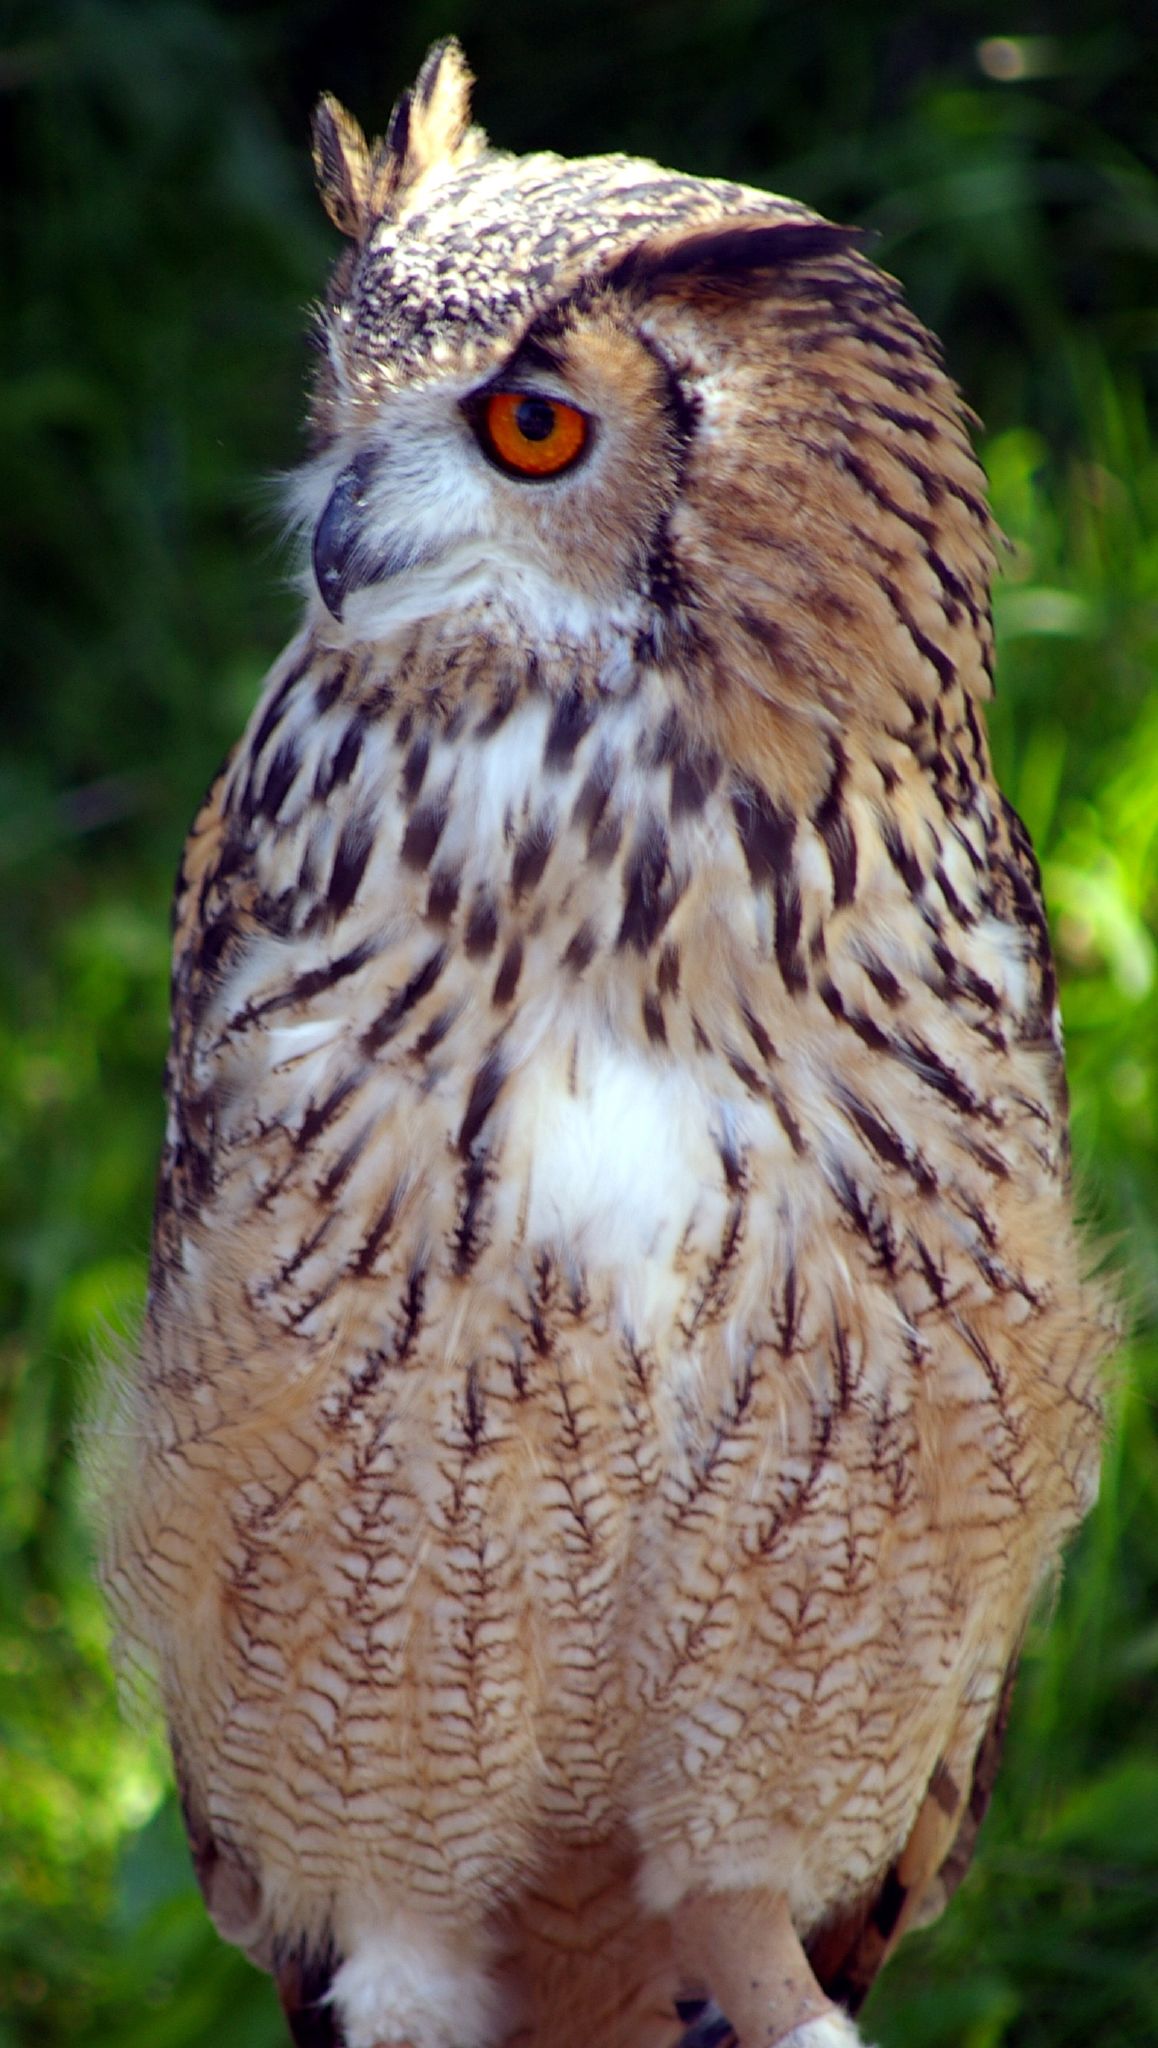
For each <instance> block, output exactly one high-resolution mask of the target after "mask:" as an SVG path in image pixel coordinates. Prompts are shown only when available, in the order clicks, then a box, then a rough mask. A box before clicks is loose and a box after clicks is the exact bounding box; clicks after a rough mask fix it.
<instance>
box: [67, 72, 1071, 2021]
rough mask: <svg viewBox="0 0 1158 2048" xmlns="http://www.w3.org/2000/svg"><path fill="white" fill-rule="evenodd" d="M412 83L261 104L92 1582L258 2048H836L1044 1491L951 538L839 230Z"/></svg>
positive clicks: (1001, 955)
mask: <svg viewBox="0 0 1158 2048" xmlns="http://www.w3.org/2000/svg"><path fill="white" fill-rule="evenodd" d="M469 83H470V81H469V75H468V73H467V72H466V69H465V66H464V63H463V60H462V57H461V55H460V53H459V51H458V50H457V48H456V46H455V45H454V44H453V43H446V44H442V45H440V46H438V47H437V48H436V49H435V50H433V51H432V52H431V54H430V56H429V57H428V59H427V61H426V63H425V65H424V66H423V68H422V71H421V73H420V75H419V77H418V79H417V82H416V84H415V86H414V87H413V89H412V91H410V92H408V93H407V94H405V95H404V96H403V97H402V99H401V100H400V101H399V103H398V105H397V107H396V108H395V110H394V113H393V115H392V118H391V121H390V124H389V128H388V132H387V134H386V136H385V138H384V140H382V141H381V142H378V143H375V144H373V145H372V146H371V145H368V144H367V142H366V141H365V139H364V137H363V136H362V135H361V133H360V131H359V130H358V128H357V126H356V125H355V123H354V122H353V121H352V120H351V119H350V118H349V116H348V115H347V114H345V113H344V112H343V111H342V109H341V108H340V107H338V106H337V105H336V103H334V102H332V101H329V100H325V101H323V103H322V105H321V108H320V110H319V113H318V117H317V127H316V157H317V163H318V169H319V176H320V182H321V189H322V193H323V197H324V200H325V203H326V206H327V208H328V211H329V213H330V215H331V217H332V219H333V221H334V223H335V224H336V226H337V227H338V228H339V229H341V230H342V231H343V233H344V234H345V235H346V236H348V237H349V239H350V247H349V249H348V251H347V253H346V254H345V257H344V259H343V260H342V261H341V262H340V263H339V265H338V267H337V270H336V273H335V275H334V278H333V280H332V283H331V286H330V289H329V293H328V297H327V300H326V303H325V306H324V309H323V312H322V316H321V321H320V329H319V342H320V370H319V373H318V376H317V382H316V390H315V397H314V405H313V441H312V452H311V455H310V458H309V460H308V462H307V463H306V465H305V468H304V470H303V472H302V474H301V475H300V477H299V479H298V481H297V484H296V486H295V510H296V514H297V517H298V519H299V521H300V524H301V528H302V531H303V533H304V534H305V536H306V538H307V541H308V544H309V546H308V554H309V569H308V575H307V578H306V582H307V589H306V598H305V615H304V619H303V622H302V626H301V630H300V631H299V633H298V634H297V636H296V638H295V639H294V640H293V641H292V643H291V645H290V646H289V647H288V648H287V650H286V652H285V654H284V655H283V656H282V658H281V659H280V660H279V661H278V662H277V663H276V665H275V666H274V668H273V670H272V672H271V675H270V678H269V681H268V683H267V685H266V687H265V690H264V693H263V695H262V697H261V700H260V703H259V704H258V707H257V709H256V711H255V712H254V714H253V717H252V720H251V722H250V724H249V727H248V729H247V731H246V734H245V737H244V738H243V740H242V742H241V745H240V747H239V748H238V749H237V751H236V752H235V753H234V755H233V756H232V758H231V759H230V760H229V762H228V763H227V764H226V766H225V768H224V770H223V772H222V774H221V776H220V778H219V780H218V781H217V783H216V784H215V786H214V788H213V790H212V792H211V794H210V796H209V798H208V800H207V802H206V804H205V807H204V809H203V810H202V812H201V814H200V816H199V818H198V819H197V822H196V823H195V825H194V827H193V831H192V835H191V837H190V839H189V842H188V845H187V847H186V850H185V855H184V860H183V865H182V869H181V874H180V879H179V883H178V890H177V903H176V933H177V936H176V956H175V969H174V985H173V986H174V993H173V1038H172V1052H171V1058H170V1064H169V1071H168V1097H169V1123H168V1131H167V1139H166V1146H165V1155H164V1162H163V1167H162V1173H161V1181H160V1190H159V1196H158V1203H157V1216H156V1229H155V1241H154V1258H153V1266H152V1275H151V1286H150V1296H149V1305H148V1312H147V1324H146V1331H145V1336H144V1342H143V1347H142V1352H141V1357H140V1364H139V1368H138V1371H137V1373H136V1376H135V1385H134V1390H133V1393H132V1396H131V1404H130V1417H129V1431H128V1435H129V1442H130V1450H129V1455H128V1457H127V1459H126V1462H125V1467H124V1471H123V1474H122V1477H121V1480H120V1482H119V1484H118V1487H117V1489H116V1491H117V1505H116V1511H115V1514H114V1517H113V1522H114V1526H113V1529H112V1533H111V1537H110V1541H109V1546H108V1559H107V1578H108V1582H109V1585H110V1588H111V1593H112V1597H113V1601H114V1605H115V1607H116V1609H117V1610H118V1613H119V1616H120V1620H121V1630H122V1635H123V1638H124V1641H125V1644H126V1646H127V1654H128V1655H129V1656H130V1658H132V1657H133V1656H137V1657H139V1658H140V1659H142V1660H144V1661H146V1662H147V1663H148V1664H149V1665H150V1666H151V1668H152V1669H153V1670H154V1671H155V1673H156V1676H157V1680H158V1683H159V1687H160V1692H161V1696H162V1699H163V1703H164V1708H165V1712H166V1715H167V1718H168V1723H169V1727H170V1730H171V1736H172V1746H173V1754H174V1758H175V1763H176V1769H177V1773H178V1779H179V1783H180V1787H181V1791H182V1796H183V1800H184V1805H185V1812H186V1817H187V1823H188V1829H189V1836H190V1840H191V1844H192V1850H193V1856H194V1860H195V1863H196V1867H197V1873H198V1876H199V1879H200V1882H201V1885H202V1887H203V1890H204V1893H205V1897H206V1900H207V1902H208V1906H209V1910H210V1912H211V1914H212V1916H213V1918H214V1920H215V1921H216V1923H217V1926H218V1927H219V1928H220V1930H221V1932H222V1933H223V1934H224V1935H225V1936H226V1937H227V1938H228V1939H229V1940H231V1941H234V1942H236V1943H238V1944H239V1945H240V1946H241V1947H242V1948H243V1949H245V1950H246V1951H247V1952H248V1954H249V1955H250V1956H251V1957H252V1958H254V1959H255V1960H256V1961H257V1962H259V1963H261V1964H263V1965H264V1966H266V1967H267V1968H269V1969H270V1970H271V1971H272V1972H273V1973H274V1974H275V1976H276V1979H277V1982H278V1986H279V1990H280V1994H281V1998H282V2002H283V2005H284V2008H285V2011H286V2014H287V2018H288V2023H289V2027H290V2031H291V2033H292V2035H293V2038H294V2040H295V2041H296V2042H297V2043H299V2044H302V2048H305V2044H310V2048H317V2044H342V2048H403V2044H405V2048H498V2044H515V2043H536V2044H541V2048H569V2044H571V2048H576V2044H579V2043H583V2044H584V2048H674V2044H675V2043H676V2042H677V2041H678V2040H679V2039H680V2038H681V2036H682V2037H683V2038H684V2039H685V2040H686V2041H687V2042H689V2043H691V2042H699V2043H707V2042H709V2041H720V2040H723V2039H730V2040H735V2041H737V2042H738V2043H739V2044H741V2048H771V2044H773V2043H780V2044H782V2048H838V2044H846V2043H853V2042H855V2041H857V2040H858V2039H859V2036H858V2034H857V2031H856V2027H855V2024H854V2022H853V2020H852V2018H851V2017H850V2014H851V2013H852V2012H853V2011H855V2008H856V2006H857V2003H858V2001H859V2000H860V1998H861V1997H862V1996H863V1994H864V1991H865V1989H866V1988H867V1985H868V1983H869V1981H870V1979H871V1977H872V1975H873V1973H874V1971H875V1969H876V1967H877V1966H878V1964H879V1963H880V1961H881V1959H882V1958H883V1956H884V1955H885V1953H886V1952H887V1951H888V1949H889V1948H890V1946H891V1944H892V1943H893V1941H894V1940H895V1939H896V1938H897V1936H898V1935H899V1934H900V1933H901V1932H902V1931H903V1930H904V1928H905V1927H906V1926H907V1925H910V1924H911V1923H912V1922H913V1920H914V1919H915V1918H917V1917H918V1916H926V1915H927V1914H928V1913H929V1912H930V1911H932V1910H934V1909H935V1908H936V1906H937V1904H938V1903H939V1902H940V1901H941V1899H942V1898H943V1897H944V1895H945V1894H946V1892H947V1891H948V1889H949V1888H951V1885H952V1883H953V1881H954V1879H955V1878H956V1877H957V1875H958V1874H959V1872H960V1870H961V1868H962V1867H963V1865H964V1863H965V1861H966V1860H967V1857H968V1853H969V1849H970V1846H971V1842H972V1836H973V1833H974V1831H975V1828H976V1826H977V1822H978V1820H979V1818H980V1813H981V1810H982V1808H983V1806H984V1801H985V1796H986V1793H987V1790H988V1786H989V1782H990V1780H991V1777H992V1774H993V1770H994V1768H995V1763H996V1754H997V1751H998V1749H999V1747H1000V1735H1001V1725H1002V1719H1003V1712H1004V1705H1003V1703H1004V1701H1005V1698H1006V1696H1007V1690H1008V1679H1009V1673H1010V1671H1011V1669H1012V1665H1013V1662H1014V1660H1015V1658H1016V1655H1017V1649H1018V1642H1019V1638H1020V1636H1021V1634H1022V1630H1023V1627H1024V1624H1025V1621H1026V1617H1027V1613H1028V1612H1029V1609H1030V1607H1031V1604H1032V1602H1033V1600H1034V1596H1035V1593H1036V1592H1037V1590H1038V1588H1039V1587H1040V1586H1041V1584H1042V1581H1043V1578H1044V1577H1045V1576H1046V1575H1047V1574H1048V1573H1049V1572H1050V1570H1051V1568H1052V1567H1053V1565H1054V1563H1055V1561H1056V1557H1057V1553H1058V1550H1059V1547H1060V1545H1061V1543H1062V1541H1063V1539H1064V1538H1065V1536H1066V1535H1067V1533H1068V1532H1069V1531H1071V1530H1072V1529H1073V1528H1074V1526H1075V1524H1076V1523H1077V1522H1078V1520H1079V1519H1080V1517H1081V1515H1082V1514H1083V1512H1084V1511H1085V1509H1086V1508H1087V1507H1088V1506H1089V1504H1090V1501H1091V1499H1092V1496H1093V1493H1094V1489H1095V1484H1096V1469H1097V1453H1098V1439H1099V1396H1098V1381H1099V1365H1100V1359H1101V1356H1102V1353H1103V1351H1104V1349H1105V1344H1106V1337H1107V1330H1108V1326H1109V1317H1108V1315H1107V1312H1106V1309H1105V1305H1104V1303H1103V1301H1102V1299H1101V1297H1100V1296H1099V1294H1098V1293H1097V1291H1096V1290H1095V1289H1093V1288H1092V1287H1091V1286H1090V1285H1089V1284H1088V1283H1087V1281H1086V1280H1085V1279H1084V1278H1083V1277H1082V1269H1083V1261H1082V1256H1081V1253H1080V1250H1079V1249H1078V1247H1077V1243H1076V1239H1075V1235H1074V1230H1073V1224H1072V1220H1071V1209H1070V1196H1069V1190H1068V1173H1067V1144H1066V1109H1065V1087H1064V1078H1063V1068H1062V1055H1061V1047H1060V1039H1059V1030H1058V1019H1057V1010H1056V1002H1055V986H1054V977H1053V972H1052V969H1051V964H1050V955H1049V945H1048V939H1047V932H1046V925H1045V920H1044V916H1043V912H1042V905H1041V898H1040V895H1039V885H1038V874H1037V869H1036V866H1035V862H1034V858H1033V854H1032V851H1031V848H1030V846H1029V844H1028V841H1027V838H1026V835H1025V832H1024V830H1023V828H1022V826H1021V825H1020V823H1019V821H1018V819H1017V817H1016V816H1015V814H1014V813H1013V811H1012V810H1011V809H1010V807H1009V805H1008V804H1007V803H1005V802H1004V801H1003V799H1002V797H1001V796H1000V794H999V792H998V790H997V788H996V786H995V784H994V781H993V776H992V772H991V768H990V762H989V755H988V750H987V743H986V735H985V726H984V709H983V707H984V704H985V701H986V699H987V697H988V695H989V692H990V674H991V652H992V636H991V631H990V617H989V598H988V593H989V584H990V577H991V572H992V569H993V566H994V529H993V526H992V524H991V521H990V517H989V513H988V511H987V508H986V502H985V496H984V487H983V481H982V478H981V475H980V473H979V470H978V466H977V463H976V461H975V459H974V457H973V455H972V453H971V451H970V446H969V439H968V432H967V427H968V415H967V414H966V412H965V410H964V408H963V406H962V403H961V401H960V399H959V397H958V395H957V393H956V391H955V389H954V387H953V385H952V384H951V383H950V382H949V380H948V379H947V377H946V375H945V373H944V371H943V369H942V367H941V364H940V360H939V356H938V352H937V349H936V347H935V345H934V343H933V342H932V341H931V339H930V337H929V335H928V334H927V333H926V332H925V331H924V330H923V328H922V327H921V325H920V324H919V322H918V321H917V320H916V319H915V318H914V317H913V315H912V314H911V313H910V312H909V311H908V310H907V308H906V306H905V304H904V302H903V299H902V297H901V294H900V292H899V290H898V288H897V286H896V285H895V284H894V283H893V281H892V280H891V279H890V278H888V277H887V276H885V275H883V274H882V273H881V272H880V271H878V270H876V269H875V268H874V267H873V266H872V265H871V264H870V263H869V262H868V261H867V260H866V258H865V257H864V256H863V255H862V254H861V253H860V252H859V249H858V243H857V237H856V236H855V235H854V234H853V233H851V232H850V231H848V230H846V229H844V228H840V227H835V226H833V225H831V224H829V223H828V222H826V221H823V220H821V219H818V218H817V217H816V216H815V215H813V214H812V213H810V212H808V211H807V210H806V209H805V208H803V207H801V206H799V205H796V204H793V203H791V202H789V201H787V200H784V199H780V198H775V197H771V196H769V195H768V194H766V193H762V192H758V191H754V190H751V189H749V188H746V187H744V186H740V185H733V184H728V183H724V182H720V181H716V180H712V179H702V178H693V177H683V176H678V175H676V174H674V173H672V172H669V171H665V170H661V169H659V168H658V167H657V166H656V165H654V164H651V163H644V162H639V161H634V160H631V159H628V158H624V157H600V158H594V159H589V160H584V161H577V162H571V161H565V160H563V159H560V158H558V157H555V156H550V155H539V156H531V157H525V158H518V157H511V156H507V155H503V154H501V153H499V152H496V151H493V150H491V149H490V148H489V147H488V146H487V144H486V140H485V137H484V136H483V135H482V134H481V133H480V132H479V130H478V129H476V128H472V127H471V126H470V117H469V100H468V88H469Z"/></svg>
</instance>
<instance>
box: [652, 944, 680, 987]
mask: <svg viewBox="0 0 1158 2048" xmlns="http://www.w3.org/2000/svg"><path fill="white" fill-rule="evenodd" d="M656 986H657V987H658V989H659V992H660V995H661V996H678V994H679V991H680V950H679V947H678V946H677V945H674V944H673V943H672V941H671V940H670V939H669V940H668V942H667V944H666V945H665V946H664V947H663V949H662V951H661V953H660V956H659V965H658V967H657V968H656Z"/></svg>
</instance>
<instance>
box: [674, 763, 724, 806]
mask: <svg viewBox="0 0 1158 2048" xmlns="http://www.w3.org/2000/svg"><path fill="white" fill-rule="evenodd" d="M719 779H720V757H719V755H718V754H708V753H695V754H680V755H677V757H676V759H675V760H674V761H673V762H672V764H671V815H672V822H673V824H674V823H675V822H676V821H677V820H678V819H680V818H689V817H694V816H695V814H696V813H697V812H698V811H702V810H703V807H704V805H705V803H706V802H707V800H708V797H709V796H710V795H711V792H712V790H713V789H714V787H715V785H716V783H717V782H718V781H719Z"/></svg>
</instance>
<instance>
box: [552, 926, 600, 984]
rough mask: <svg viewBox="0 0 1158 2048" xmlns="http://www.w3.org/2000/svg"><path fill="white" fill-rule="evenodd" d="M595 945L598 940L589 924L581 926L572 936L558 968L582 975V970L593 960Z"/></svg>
mask: <svg viewBox="0 0 1158 2048" xmlns="http://www.w3.org/2000/svg"><path fill="white" fill-rule="evenodd" d="M597 945H598V940H597V939H596V936H595V932H594V929H593V927H592V926H591V924H590V923H586V924H581V925H580V926H579V929H578V930H577V931H576V932H575V933H574V934H573V936H572V938H571V941H570V944H569V945H568V946H567V948H566V951H565V952H564V954H563V956H562V959H561V961H560V963H559V964H560V966H562V967H569V968H570V969H571V972H572V974H582V972H583V969H584V968H585V967H587V966H589V965H590V963H591V961H592V960H593V959H594V957H595V951H596V947H597Z"/></svg>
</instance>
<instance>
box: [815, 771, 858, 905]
mask: <svg viewBox="0 0 1158 2048" xmlns="http://www.w3.org/2000/svg"><path fill="white" fill-rule="evenodd" d="M847 769H848V763H847V761H846V759H845V755H844V751H843V749H842V748H841V747H840V746H839V745H838V744H835V743H834V758H833V763H832V777H831V780H830V782H829V785H828V788H827V790H826V791H825V793H824V796H823V798H822V799H821V802H820V805H819V807H818V809H817V810H816V811H815V812H814V814H813V819H812V822H813V824H814V825H815V827H816V829H817V831H818V832H819V834H820V836H821V838H822V839H823V841H824V848H825V852H826V853H827V855H828V864H829V866H830V868H831V869H832V907H833V909H834V910H842V909H843V908H844V906H845V905H846V904H847V903H851V902H852V900H853V897H854V896H855V895H856V866H857V852H856V835H855V833H854V832H853V829H852V826H851V824H850V822H849V816H848V812H847V810H846V809H845V806H844V780H845V776H846V773H847Z"/></svg>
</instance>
